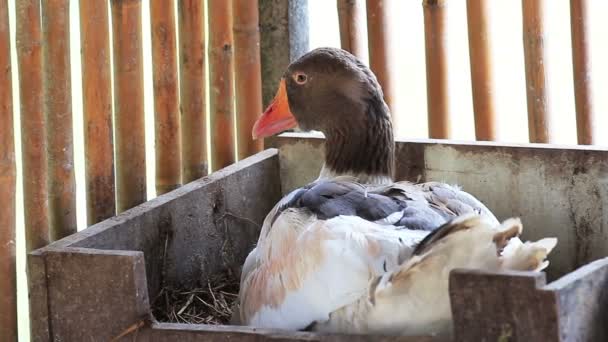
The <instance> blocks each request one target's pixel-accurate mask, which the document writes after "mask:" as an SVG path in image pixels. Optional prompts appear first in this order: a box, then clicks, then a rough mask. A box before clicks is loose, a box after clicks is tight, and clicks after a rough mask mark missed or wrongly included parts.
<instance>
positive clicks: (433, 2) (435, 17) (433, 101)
mask: <svg viewBox="0 0 608 342" xmlns="http://www.w3.org/2000/svg"><path fill="white" fill-rule="evenodd" d="M446 2H447V1H445V0H423V2H422V7H423V11H424V43H425V49H426V94H427V95H426V98H427V108H428V118H429V138H432V139H449V138H450V112H449V111H450V103H449V93H448V89H449V85H448V58H447V34H448V33H447V29H446V18H447V12H446V11H447V10H446V5H447V4H446Z"/></svg>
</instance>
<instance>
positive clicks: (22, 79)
mask: <svg viewBox="0 0 608 342" xmlns="http://www.w3.org/2000/svg"><path fill="white" fill-rule="evenodd" d="M15 11H16V16H15V18H16V21H17V25H16V26H17V27H16V39H17V40H16V41H17V44H16V45H17V62H18V66H19V98H20V99H19V100H20V112H21V146H22V157H23V200H24V211H25V212H26V213H27V215H25V245H26V249H27V250H28V251H31V250H34V249H36V248H40V247H43V246H46V245H47V244H48V243H49V212H48V209H49V208H48V191H47V169H48V165H47V158H46V128H45V124H46V123H45V119H44V110H43V89H42V88H43V79H42V77H43V75H42V31H41V23H40V2H39V1H37V0H23V1H17V2H16V3H15Z"/></svg>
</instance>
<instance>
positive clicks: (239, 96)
mask: <svg viewBox="0 0 608 342" xmlns="http://www.w3.org/2000/svg"><path fill="white" fill-rule="evenodd" d="M232 6H233V24H232V25H233V26H232V31H233V35H234V83H235V87H234V89H235V97H236V99H235V100H236V122H237V127H236V129H237V152H238V153H237V156H238V159H239V160H241V159H243V158H246V157H249V156H250V155H253V154H255V153H257V152H259V151H261V150H262V142H263V140H253V139H252V137H251V130H252V129H253V125H254V123H255V121H256V120H257V118H258V116H260V114H261V113H262V66H261V63H260V29H259V18H258V1H257V0H233V1H232Z"/></svg>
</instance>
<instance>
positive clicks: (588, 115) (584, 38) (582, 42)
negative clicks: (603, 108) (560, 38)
mask: <svg viewBox="0 0 608 342" xmlns="http://www.w3.org/2000/svg"><path fill="white" fill-rule="evenodd" d="M588 6H589V1H587V0H570V27H571V30H572V67H573V70H572V71H573V73H574V100H575V102H576V132H577V137H578V143H579V144H581V145H592V144H593V143H594V142H595V134H596V125H597V123H596V118H595V116H596V114H595V112H594V108H593V93H592V75H593V72H592V70H591V60H590V56H589V54H590V51H589V49H590V39H589V13H588Z"/></svg>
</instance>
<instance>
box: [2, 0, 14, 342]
mask: <svg viewBox="0 0 608 342" xmlns="http://www.w3.org/2000/svg"><path fill="white" fill-rule="evenodd" d="M10 47H11V46H10V31H9V24H8V2H7V1H6V0H0V70H2V71H1V72H0V88H2V89H3V90H2V91H0V203H2V205H1V206H0V274H2V276H1V277H0V308H2V315H0V336H2V337H3V338H5V339H6V340H7V341H17V269H16V258H15V254H16V250H15V193H16V191H17V189H16V185H17V183H16V182H17V175H16V171H15V142H14V138H15V136H14V134H13V133H14V132H13V83H12V78H11V77H12V73H11V49H10Z"/></svg>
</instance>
